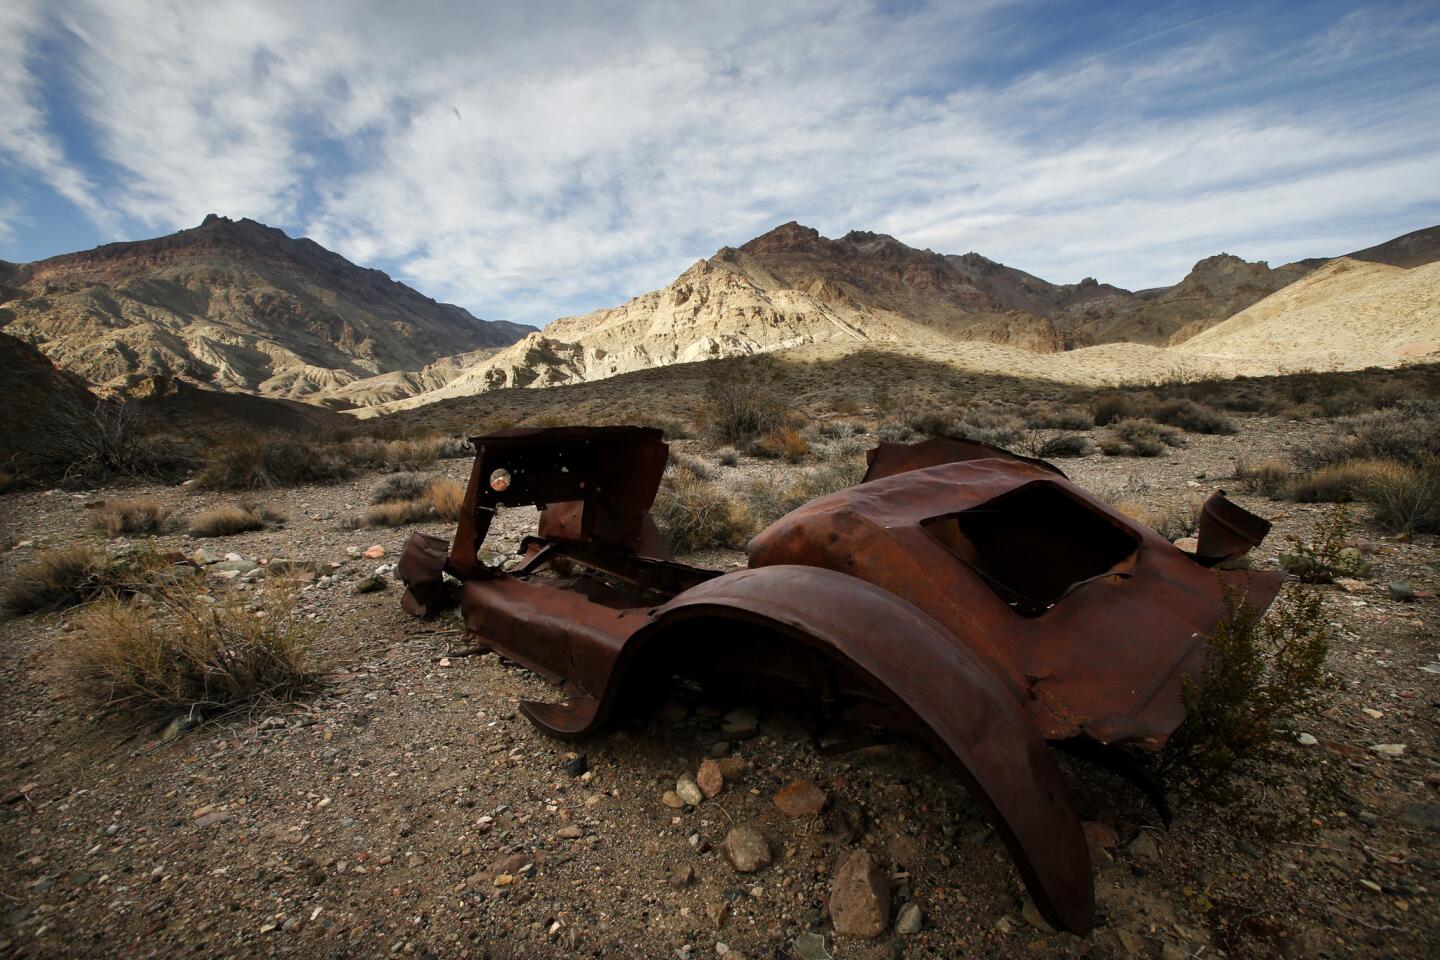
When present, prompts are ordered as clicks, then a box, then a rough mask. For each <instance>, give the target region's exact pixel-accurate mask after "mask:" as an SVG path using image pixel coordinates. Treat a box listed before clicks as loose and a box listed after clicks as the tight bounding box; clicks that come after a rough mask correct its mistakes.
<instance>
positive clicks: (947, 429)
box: [905, 410, 959, 437]
mask: <svg viewBox="0 0 1440 960" xmlns="http://www.w3.org/2000/svg"><path fill="white" fill-rule="evenodd" d="M905 425H906V426H907V427H909V428H910V430H911V431H912V432H914V433H918V434H922V435H924V436H929V437H944V436H949V435H950V434H952V433H957V432H958V431H959V428H958V427H957V426H956V422H955V418H954V417H953V416H952V415H951V414H950V413H948V412H945V411H940V410H926V411H924V412H923V413H917V414H913V415H912V416H910V418H909V419H907V420H906V421H905Z"/></svg>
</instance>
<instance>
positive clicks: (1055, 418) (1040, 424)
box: [1025, 403, 1095, 430]
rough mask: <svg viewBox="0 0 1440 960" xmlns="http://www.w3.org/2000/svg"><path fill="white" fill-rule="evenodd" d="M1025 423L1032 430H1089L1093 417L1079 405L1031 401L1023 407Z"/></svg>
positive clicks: (1092, 423) (1093, 422) (1092, 424)
mask: <svg viewBox="0 0 1440 960" xmlns="http://www.w3.org/2000/svg"><path fill="white" fill-rule="evenodd" d="M1025 425H1026V426H1028V427H1030V428H1031V429H1034V430H1089V429H1090V428H1091V427H1093V426H1095V418H1094V416H1092V415H1091V414H1090V412H1089V411H1088V410H1081V409H1080V408H1079V407H1057V406H1051V405H1049V404H1039V403H1032V404H1030V406H1028V407H1026V408H1025Z"/></svg>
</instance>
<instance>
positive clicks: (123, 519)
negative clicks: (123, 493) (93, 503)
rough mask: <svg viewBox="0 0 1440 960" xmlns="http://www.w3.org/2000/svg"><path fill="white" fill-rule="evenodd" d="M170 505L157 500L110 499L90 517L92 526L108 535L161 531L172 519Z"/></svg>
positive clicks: (118, 535) (120, 535)
mask: <svg viewBox="0 0 1440 960" xmlns="http://www.w3.org/2000/svg"><path fill="white" fill-rule="evenodd" d="M171 512H172V511H171V510H170V508H169V507H167V506H165V505H164V504H162V503H159V502H158V501H155V500H108V501H106V502H105V503H103V504H101V505H100V507H99V508H97V509H96V511H95V513H94V515H93V516H91V518H90V523H91V526H93V527H94V528H95V529H96V530H98V531H99V532H100V533H102V534H104V535H105V536H107V537H112V538H113V537H122V536H128V535H130V534H136V533H159V532H161V531H162V530H164V529H165V526H166V524H167V523H168V522H169V520H170V514H171Z"/></svg>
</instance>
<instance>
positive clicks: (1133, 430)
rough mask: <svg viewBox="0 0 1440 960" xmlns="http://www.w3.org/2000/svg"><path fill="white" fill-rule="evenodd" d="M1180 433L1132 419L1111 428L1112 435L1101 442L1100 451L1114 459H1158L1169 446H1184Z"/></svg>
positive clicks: (1152, 421)
mask: <svg viewBox="0 0 1440 960" xmlns="http://www.w3.org/2000/svg"><path fill="white" fill-rule="evenodd" d="M1184 444H1185V440H1184V437H1182V436H1181V434H1180V431H1179V430H1176V429H1174V428H1173V427H1167V426H1163V425H1161V424H1158V423H1156V422H1155V421H1154V420H1144V419H1135V418H1131V419H1128V420H1121V421H1119V422H1118V423H1115V424H1113V425H1112V426H1111V427H1110V435H1109V436H1107V437H1106V438H1105V439H1103V440H1101V441H1100V449H1101V450H1102V451H1103V452H1104V453H1105V454H1106V456H1112V457H1124V456H1130V457H1158V456H1159V455H1160V454H1162V453H1164V452H1165V448H1166V447H1167V446H1171V447H1180V446H1184Z"/></svg>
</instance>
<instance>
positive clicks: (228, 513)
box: [188, 500, 286, 537]
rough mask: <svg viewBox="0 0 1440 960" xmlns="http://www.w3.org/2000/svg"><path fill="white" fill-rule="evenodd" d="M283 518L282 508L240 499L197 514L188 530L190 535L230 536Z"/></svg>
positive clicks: (269, 524)
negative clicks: (278, 508) (237, 501)
mask: <svg viewBox="0 0 1440 960" xmlns="http://www.w3.org/2000/svg"><path fill="white" fill-rule="evenodd" d="M285 520H286V514H285V511H283V510H277V509H276V508H274V507H271V506H269V505H268V504H263V503H258V502H256V501H254V500H241V501H240V502H239V503H233V504H229V505H227V506H223V507H216V508H215V509H214V510H206V511H205V512H203V513H200V514H197V515H196V516H195V517H194V518H192V519H191V521H190V528H189V531H188V532H189V534H190V536H192V537H230V536H234V535H235V534H237V533H248V532H249V531H251V530H264V529H265V528H266V527H271V526H278V525H280V524H282V523H284V522H285Z"/></svg>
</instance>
